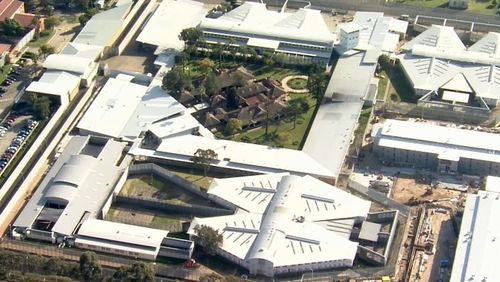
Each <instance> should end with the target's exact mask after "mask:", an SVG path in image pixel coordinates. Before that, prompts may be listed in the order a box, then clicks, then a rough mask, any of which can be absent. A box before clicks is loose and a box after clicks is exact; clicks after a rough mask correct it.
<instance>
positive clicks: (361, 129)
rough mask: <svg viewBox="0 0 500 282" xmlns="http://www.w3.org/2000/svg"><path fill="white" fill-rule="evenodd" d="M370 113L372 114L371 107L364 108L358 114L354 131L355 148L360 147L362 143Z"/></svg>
mask: <svg viewBox="0 0 500 282" xmlns="http://www.w3.org/2000/svg"><path fill="white" fill-rule="evenodd" d="M371 112H372V108H371V107H368V108H364V109H363V110H362V111H361V114H360V116H359V120H358V127H357V128H356V130H355V131H354V145H355V148H359V147H361V145H362V143H363V138H364V136H363V135H364V133H365V129H366V125H367V124H368V122H369V121H370V115H371Z"/></svg>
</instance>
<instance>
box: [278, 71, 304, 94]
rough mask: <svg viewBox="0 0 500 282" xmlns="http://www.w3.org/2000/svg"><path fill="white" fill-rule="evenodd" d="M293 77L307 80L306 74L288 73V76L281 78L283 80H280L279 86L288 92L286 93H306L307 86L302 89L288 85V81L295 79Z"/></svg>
mask: <svg viewBox="0 0 500 282" xmlns="http://www.w3.org/2000/svg"><path fill="white" fill-rule="evenodd" d="M295 78H298V79H305V80H307V79H308V78H309V77H308V76H307V75H290V76H287V77H285V78H283V80H281V87H283V89H285V91H286V92H288V93H297V94H305V93H308V92H309V90H308V89H307V88H304V89H293V88H290V87H289V86H288V81H290V80H292V79H295Z"/></svg>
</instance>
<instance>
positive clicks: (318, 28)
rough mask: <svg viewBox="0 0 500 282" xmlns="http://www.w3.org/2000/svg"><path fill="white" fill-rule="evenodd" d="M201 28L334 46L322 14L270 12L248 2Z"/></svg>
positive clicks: (332, 37)
mask: <svg viewBox="0 0 500 282" xmlns="http://www.w3.org/2000/svg"><path fill="white" fill-rule="evenodd" d="M199 27H200V28H201V29H202V30H207V31H220V32H229V33H233V34H239V35H241V36H245V37H264V38H268V39H270V38H272V39H275V40H279V41H287V42H294V41H295V42H296V41H300V42H303V43H309V44H314V45H324V46H329V47H332V46H333V42H334V40H335V35H334V34H333V33H332V32H330V30H329V29H328V26H327V25H326V23H325V22H324V20H323V18H322V16H321V11H320V10H313V9H299V10H298V11H296V12H294V13H288V12H278V11H272V10H268V9H267V8H266V4H264V3H256V2H244V3H243V4H242V5H241V6H239V7H237V8H236V9H234V10H232V11H230V12H228V13H226V14H224V15H222V16H220V17H219V18H217V19H212V18H205V19H203V20H202V21H201V23H200V25H199Z"/></svg>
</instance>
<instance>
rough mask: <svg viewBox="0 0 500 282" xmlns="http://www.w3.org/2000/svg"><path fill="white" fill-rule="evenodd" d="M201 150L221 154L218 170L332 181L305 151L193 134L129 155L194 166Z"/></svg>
mask: <svg viewBox="0 0 500 282" xmlns="http://www.w3.org/2000/svg"><path fill="white" fill-rule="evenodd" d="M200 148H201V149H212V150H214V151H215V152H216V153H217V154H218V160H217V161H216V162H214V163H213V164H212V165H213V166H216V167H223V168H228V169H235V170H242V171H249V172H255V173H275V172H291V173H295V174H301V175H304V174H311V175H316V176H325V177H332V173H331V172H330V171H329V170H328V169H326V168H325V167H323V166H322V165H320V164H319V163H318V162H316V161H315V160H314V159H312V158H311V157H310V156H308V155H307V154H306V153H305V152H302V151H297V150H291V149H284V148H272V147H269V146H265V145H257V144H250V143H243V142H236V141H229V140H218V139H212V138H208V137H203V136H195V135H189V134H183V135H181V136H174V137H169V138H165V139H163V140H162V141H161V144H160V145H159V146H158V148H157V149H156V151H152V150H147V149H143V148H139V147H136V146H134V147H133V148H132V149H131V150H130V152H129V153H131V154H132V155H143V156H152V157H156V158H165V159H170V160H175V161H180V162H191V161H190V158H191V157H192V156H193V154H194V153H195V152H196V150H198V149H200Z"/></svg>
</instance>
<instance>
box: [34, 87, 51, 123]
mask: <svg viewBox="0 0 500 282" xmlns="http://www.w3.org/2000/svg"><path fill="white" fill-rule="evenodd" d="M30 101H31V104H32V105H33V112H34V113H35V117H36V118H37V119H46V118H48V117H49V115H50V104H51V102H50V99H49V98H48V97H47V96H44V95H37V94H34V93H33V94H31V95H30Z"/></svg>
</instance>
